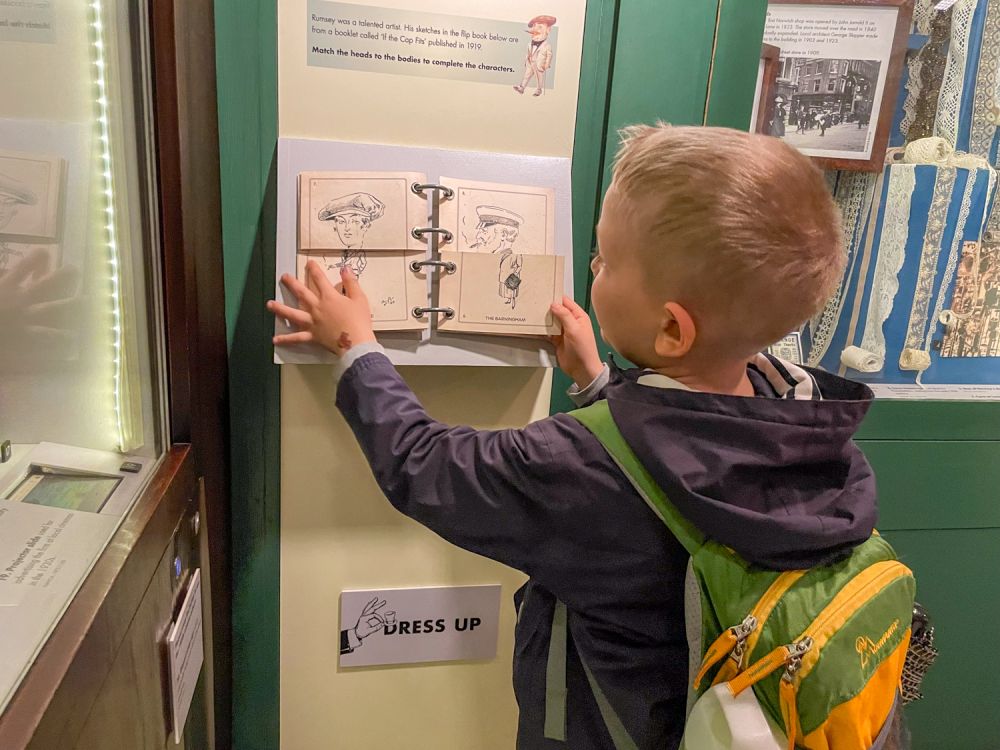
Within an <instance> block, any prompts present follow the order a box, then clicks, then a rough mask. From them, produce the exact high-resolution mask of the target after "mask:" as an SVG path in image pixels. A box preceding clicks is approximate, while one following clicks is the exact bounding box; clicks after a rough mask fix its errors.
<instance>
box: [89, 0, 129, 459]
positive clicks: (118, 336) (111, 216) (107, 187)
mask: <svg viewBox="0 0 1000 750" xmlns="http://www.w3.org/2000/svg"><path fill="white" fill-rule="evenodd" d="M90 13H91V24H90V25H91V29H92V31H93V49H94V68H95V71H96V72H95V74H94V83H95V85H96V87H97V102H96V104H97V132H98V139H99V141H100V154H101V183H102V184H101V188H102V190H101V193H102V194H103V195H104V199H105V200H104V214H105V220H106V222H107V224H106V226H105V239H106V241H107V246H108V265H109V266H110V267H111V268H110V270H111V309H112V318H113V325H112V331H113V333H114V352H113V356H114V409H115V427H116V430H117V433H116V436H115V437H116V440H117V443H118V447H119V449H123V448H124V444H125V436H124V426H123V424H122V304H121V289H120V286H119V274H120V257H119V251H118V230H117V227H116V225H115V194H114V179H113V175H112V169H111V166H112V165H111V123H110V119H109V116H108V112H109V107H108V85H107V81H108V76H107V63H106V60H105V56H104V24H103V22H102V7H101V1H100V0H94V2H92V3H91V4H90Z"/></svg>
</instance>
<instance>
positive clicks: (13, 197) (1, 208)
mask: <svg viewBox="0 0 1000 750" xmlns="http://www.w3.org/2000/svg"><path fill="white" fill-rule="evenodd" d="M37 202H38V197H37V196H36V195H35V194H34V193H33V192H32V191H31V189H30V188H28V186H27V185H25V184H24V183H23V182H21V181H20V180H15V179H14V178H13V177H10V176H8V175H5V174H2V173H0V234H3V230H4V229H5V228H6V227H7V225H8V224H10V222H11V221H13V219H14V217H15V216H16V215H17V212H18V209H20V207H21V206H33V205H35V204H36V203H37ZM20 255H21V253H20V252H19V251H17V250H14V249H13V248H12V247H11V246H10V245H8V244H7V243H6V242H4V241H3V240H2V239H0V271H5V270H7V267H8V266H9V264H10V262H11V259H12V258H14V257H18V256H20Z"/></svg>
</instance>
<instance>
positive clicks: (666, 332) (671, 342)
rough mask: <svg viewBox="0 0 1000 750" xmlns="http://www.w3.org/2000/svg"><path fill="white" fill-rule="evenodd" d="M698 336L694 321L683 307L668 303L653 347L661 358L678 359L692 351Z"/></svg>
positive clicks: (675, 303)
mask: <svg viewBox="0 0 1000 750" xmlns="http://www.w3.org/2000/svg"><path fill="white" fill-rule="evenodd" d="M697 335H698V331H697V328H696V327H695V324H694V319H693V318H692V317H691V315H690V313H688V311H687V310H685V309H684V307H683V305H680V304H679V303H677V302H667V303H666V304H665V305H664V306H663V320H662V322H661V323H660V330H659V331H658V332H657V334H656V342H655V343H654V345H653V346H654V349H655V350H656V353H657V354H658V355H659V356H660V357H664V358H667V359H677V358H678V357H683V356H684V355H686V354H687V353H688V352H689V351H691V347H693V346H694V341H695V338H697Z"/></svg>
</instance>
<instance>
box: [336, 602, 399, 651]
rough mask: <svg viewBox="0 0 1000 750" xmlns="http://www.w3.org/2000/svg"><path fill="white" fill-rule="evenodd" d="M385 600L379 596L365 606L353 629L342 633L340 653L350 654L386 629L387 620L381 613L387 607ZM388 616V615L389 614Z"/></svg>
mask: <svg viewBox="0 0 1000 750" xmlns="http://www.w3.org/2000/svg"><path fill="white" fill-rule="evenodd" d="M385 603H386V602H385V599H379V598H378V597H377V596H376V597H375V598H374V599H372V600H371V601H370V602H368V604H366V605H365V608H364V610H362V612H361V614H360V615H359V616H358V622H357V624H356V625H355V626H354V627H353V628H348V629H347V630H341V631H340V653H341V654H349V653H351V652H352V651H354V650H355V649H357V648H361V646H362V645H364V640H365V638H368V637H369V636H371V635H374V634H375V633H378V632H380V631H382V630H384V629H385V626H386V624H387V621H386V618H385V617H384V616H383V615H382V614H381V613H379V610H380V609H382V608H383V607H384V606H385ZM387 614H388V613H387Z"/></svg>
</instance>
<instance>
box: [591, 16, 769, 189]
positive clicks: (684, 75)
mask: <svg viewBox="0 0 1000 750" xmlns="http://www.w3.org/2000/svg"><path fill="white" fill-rule="evenodd" d="M716 15H717V4H716V2H714V1H713V2H707V1H706V0H698V2H690V0H629V1H628V2H624V3H622V4H621V7H620V9H619V14H618V32H617V36H616V42H615V56H614V68H613V79H612V81H613V83H612V87H611V97H610V102H609V107H608V125H609V131H608V133H609V137H608V139H607V144H606V150H605V168H606V174H605V185H604V186H605V188H606V187H607V182H608V181H609V178H610V174H609V173H608V171H607V169H608V168H609V167H610V165H611V162H612V158H613V157H614V154H615V151H616V149H617V147H618V141H617V138H616V137H615V131H617V130H618V129H619V128H621V127H622V126H624V125H630V124H633V123H654V122H656V121H657V120H664V121H666V122H669V123H671V124H673V125H700V124H702V123H703V121H704V116H705V97H706V95H707V92H708V74H709V65H710V63H711V60H712V44H713V40H714V38H715V24H716ZM758 57H759V54H758Z"/></svg>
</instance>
